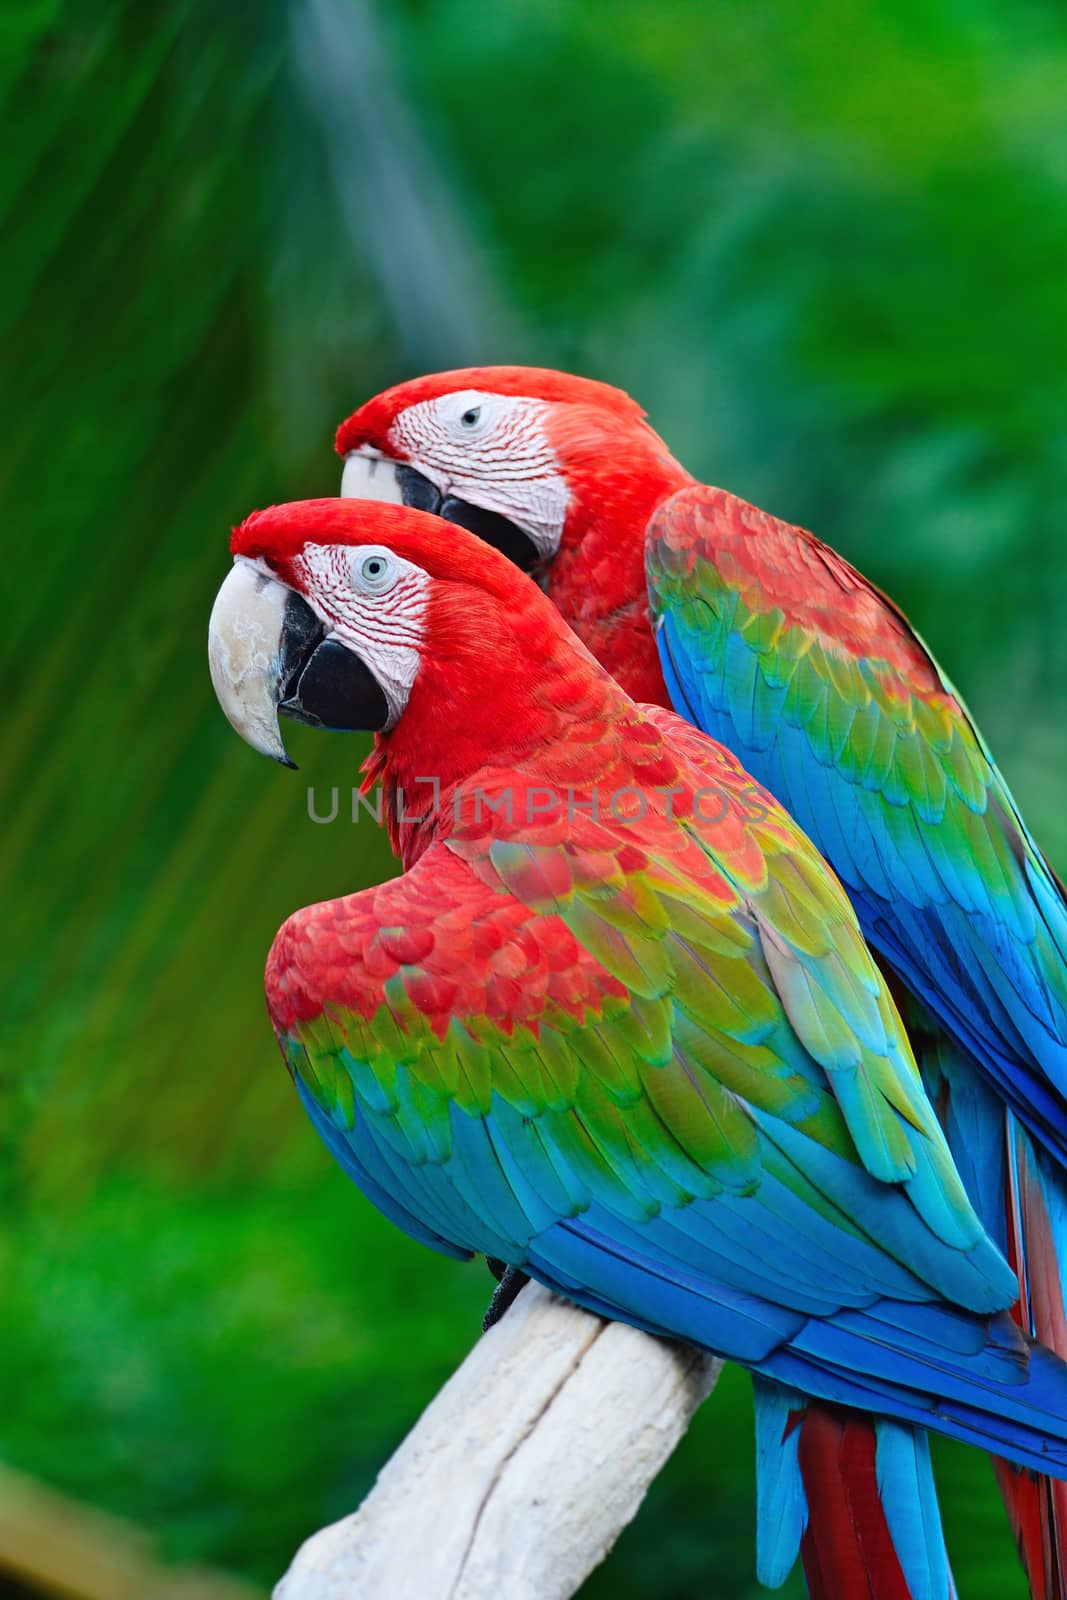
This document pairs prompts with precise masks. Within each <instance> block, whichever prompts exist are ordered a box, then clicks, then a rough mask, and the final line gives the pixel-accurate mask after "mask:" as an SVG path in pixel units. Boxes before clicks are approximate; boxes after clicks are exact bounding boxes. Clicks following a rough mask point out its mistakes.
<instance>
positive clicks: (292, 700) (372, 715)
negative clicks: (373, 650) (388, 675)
mask: <svg viewBox="0 0 1067 1600" xmlns="http://www.w3.org/2000/svg"><path fill="white" fill-rule="evenodd" d="M278 710H279V711H280V712H281V713H282V715H283V716H285V717H291V718H292V719H293V721H294V722H306V723H308V724H309V725H310V726H311V727H313V728H334V729H339V730H342V731H345V732H350V733H356V732H359V733H380V732H381V730H382V728H384V727H385V724H386V723H387V722H388V720H389V703H388V701H387V700H386V698H385V695H384V693H383V692H382V687H381V685H380V684H379V682H378V680H377V679H376V678H375V676H374V674H373V673H372V672H371V670H370V668H369V667H368V666H367V665H366V664H365V663H364V662H362V661H361V660H360V659H359V657H358V656H357V655H353V653H352V651H351V650H349V649H347V648H346V646H345V645H343V644H340V643H339V642H338V641H337V640H336V639H324V640H323V641H322V643H321V644H320V645H318V646H317V647H316V648H315V649H314V650H313V651H312V653H311V655H310V656H309V657H308V660H307V664H306V665H305V667H304V669H303V671H302V672H301V673H300V676H299V679H298V680H297V682H296V684H295V686H294V689H293V692H292V693H291V694H290V695H288V696H287V698H286V699H284V700H283V701H281V703H280V704H279V706H278Z"/></svg>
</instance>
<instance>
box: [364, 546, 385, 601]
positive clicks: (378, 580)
mask: <svg viewBox="0 0 1067 1600" xmlns="http://www.w3.org/2000/svg"><path fill="white" fill-rule="evenodd" d="M358 572H359V582H360V587H361V588H363V589H371V590H379V591H380V590H382V589H385V588H388V586H389V582H390V579H391V577H392V563H391V562H390V560H389V557H388V556H387V555H384V554H382V553H380V552H378V551H371V552H370V553H369V554H368V555H365V556H364V557H363V560H362V561H361V562H360V563H359V567H358Z"/></svg>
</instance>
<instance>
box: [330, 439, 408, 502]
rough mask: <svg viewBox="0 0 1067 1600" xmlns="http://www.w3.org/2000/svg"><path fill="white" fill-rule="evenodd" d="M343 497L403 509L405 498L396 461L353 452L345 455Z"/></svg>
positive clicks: (342, 480)
mask: <svg viewBox="0 0 1067 1600" xmlns="http://www.w3.org/2000/svg"><path fill="white" fill-rule="evenodd" d="M341 496H342V498H343V499H345V500H384V501H385V502H386V504H387V505H393V506H402V505H403V504H404V496H403V493H402V491H401V488H400V485H399V484H398V483H397V481H396V462H395V461H386V460H384V459H383V457H381V456H368V455H364V454H363V452H362V451H361V450H353V451H352V452H351V453H350V454H349V455H347V456H345V465H344V471H343V472H342V474H341Z"/></svg>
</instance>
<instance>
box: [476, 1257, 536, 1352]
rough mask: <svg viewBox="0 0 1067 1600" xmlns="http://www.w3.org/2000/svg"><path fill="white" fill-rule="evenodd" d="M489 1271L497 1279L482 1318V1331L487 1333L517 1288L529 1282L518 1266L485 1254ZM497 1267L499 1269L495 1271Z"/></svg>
mask: <svg viewBox="0 0 1067 1600" xmlns="http://www.w3.org/2000/svg"><path fill="white" fill-rule="evenodd" d="M485 1259H486V1261H487V1262H488V1265H489V1271H490V1272H491V1273H492V1274H493V1276H494V1277H495V1278H497V1279H498V1280H499V1281H498V1283H497V1286H496V1288H495V1289H494V1290H493V1298H492V1299H491V1300H490V1302H489V1309H488V1311H487V1312H486V1313H485V1316H484V1317H483V1318H482V1332H483V1333H488V1332H489V1329H490V1328H492V1327H493V1326H494V1325H495V1324H496V1323H498V1322H499V1321H500V1319H501V1317H502V1316H503V1315H504V1313H505V1311H506V1310H507V1309H508V1307H509V1306H510V1305H511V1302H512V1301H513V1300H514V1299H515V1296H516V1295H517V1294H518V1293H519V1290H520V1289H522V1288H523V1287H524V1285H526V1284H527V1283H529V1281H530V1280H529V1278H528V1277H527V1275H526V1273H525V1272H520V1271H519V1269H518V1267H508V1266H505V1264H504V1262H503V1261H497V1260H496V1258H495V1257H494V1256H486V1258H485ZM497 1268H499V1269H500V1270H499V1271H497Z"/></svg>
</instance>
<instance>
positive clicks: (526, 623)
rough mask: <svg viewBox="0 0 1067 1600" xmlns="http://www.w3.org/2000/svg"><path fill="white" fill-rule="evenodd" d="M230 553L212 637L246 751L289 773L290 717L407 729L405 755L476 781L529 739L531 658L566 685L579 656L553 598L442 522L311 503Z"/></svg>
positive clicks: (399, 510)
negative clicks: (563, 664)
mask: <svg viewBox="0 0 1067 1600" xmlns="http://www.w3.org/2000/svg"><path fill="white" fill-rule="evenodd" d="M230 549H231V553H232V555H233V558H234V564H233V568H232V570H231V572H230V573H229V575H228V576H227V578H226V579H225V581H224V583H223V585H222V587H221V589H220V590H219V593H218V595H217V597H216V600H215V604H214V607H213V608H212V613H211V621H210V625H209V630H208V659H209V665H210V669H211V680H212V683H213V685H214V688H215V693H216V695H217V696H218V699H219V703H220V704H221V706H222V709H223V711H224V712H225V713H226V716H227V717H228V719H229V721H230V723H231V724H232V725H233V727H234V728H235V729H236V730H237V732H238V733H239V734H240V735H241V737H242V738H243V739H244V740H245V741H246V742H247V743H248V744H250V745H251V746H252V748H253V749H255V750H258V751H260V752H261V753H262V754H264V755H268V756H271V757H273V759H274V760H275V761H279V762H281V763H282V764H283V765H285V766H290V767H291V766H294V765H295V763H294V762H292V761H291V760H290V759H289V756H288V754H287V752H286V749H285V745H284V743H283V742H282V737H281V733H280V730H279V724H278V715H279V712H280V713H281V714H282V715H284V716H287V717H290V718H292V719H294V720H295V721H298V722H304V723H309V724H311V725H312V726H313V727H320V728H332V729H343V730H362V731H365V732H373V733H376V734H378V735H380V736H382V737H383V738H389V739H393V738H394V736H395V734H396V732H397V731H398V728H399V724H400V723H401V719H403V721H404V728H405V734H406V738H405V739H404V740H400V741H397V742H398V744H399V746H400V747H401V748H403V746H404V744H405V743H406V744H408V745H410V747H411V748H412V749H413V750H414V749H418V750H420V751H421V752H423V753H424V754H425V756H426V758H427V759H430V758H431V756H434V757H436V759H437V760H438V763H439V765H438V767H437V769H436V770H437V771H438V772H439V773H441V774H444V772H445V769H446V768H456V767H457V766H458V767H466V769H467V770H473V768H474V767H476V766H477V765H478V764H479V761H480V760H482V759H484V754H485V752H486V751H488V750H489V749H491V748H493V747H494V745H497V746H499V745H500V744H501V742H503V744H504V746H506V745H507V744H508V743H509V742H510V744H511V746H512V747H515V746H516V744H517V742H521V740H522V738H523V737H524V732H525V733H528V732H529V729H530V725H531V722H532V720H533V718H532V714H531V709H530V708H531V701H530V694H529V690H530V680H531V666H530V663H531V657H532V659H533V661H534V662H535V663H538V664H539V665H538V666H536V667H535V671H534V678H535V679H536V677H537V675H538V672H540V673H542V674H545V675H551V674H552V673H553V672H556V674H557V676H558V672H559V669H560V660H561V659H562V660H564V661H565V658H566V657H567V655H568V652H567V651H566V649H564V650H563V651H562V654H561V651H560V649H559V648H558V646H559V645H560V644H561V643H562V641H564V640H566V639H568V638H569V635H568V634H567V630H566V627H565V625H564V624H563V622H562V620H561V619H560V618H559V617H558V616H557V614H556V613H555V611H554V609H553V608H552V606H551V605H550V604H549V603H548V602H547V600H545V598H544V596H543V595H542V594H541V593H540V592H539V591H538V590H537V588H536V587H535V586H534V585H533V584H531V583H529V582H528V581H527V580H526V579H525V578H524V577H523V576H522V574H521V573H520V572H518V571H517V570H516V568H515V566H514V565H513V564H512V563H511V562H510V561H508V560H507V559H506V558H505V557H504V556H503V555H500V554H498V553H496V552H494V551H490V550H487V549H486V547H485V545H484V544H483V543H482V542H481V541H480V540H478V539H477V538H476V537H475V536H474V535H473V534H470V533H467V532H465V531H464V530H463V529H461V528H457V527H453V526H450V525H449V524H448V523H446V522H443V521H442V520H441V519H440V518H439V517H434V516H429V515H426V514H425V513H423V512H419V511H414V510H410V509H408V508H406V507H403V506H397V505H389V504H374V503H369V502H367V501H366V500H343V499H338V500H306V501H298V502H295V503H294V504H291V505H282V506H274V507H271V508H270V509H268V510H266V511H258V512H254V513H253V514H252V515H251V516H250V517H248V518H246V520H245V521H244V522H242V523H241V525H240V526H239V527H238V528H236V529H235V530H234V533H233V537H232V540H231V543H230ZM571 644H572V646H574V647H576V648H580V647H577V641H574V640H571ZM570 654H571V655H572V656H573V651H572V652H570ZM543 698H544V697H543ZM548 698H549V699H551V696H549V697H548ZM431 770H432V769H431Z"/></svg>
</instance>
